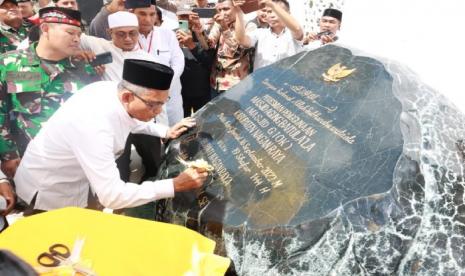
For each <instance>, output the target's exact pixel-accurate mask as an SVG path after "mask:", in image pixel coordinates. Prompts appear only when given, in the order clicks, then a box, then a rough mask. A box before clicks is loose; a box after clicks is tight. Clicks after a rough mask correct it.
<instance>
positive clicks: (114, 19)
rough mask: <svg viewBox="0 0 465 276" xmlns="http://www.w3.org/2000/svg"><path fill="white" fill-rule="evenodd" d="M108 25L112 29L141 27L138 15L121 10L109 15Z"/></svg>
mask: <svg viewBox="0 0 465 276" xmlns="http://www.w3.org/2000/svg"><path fill="white" fill-rule="evenodd" d="M108 27H109V28H110V29H113V28H118V27H139V21H137V16H136V15H135V14H133V13H130V12H127V11H119V12H115V13H112V14H110V15H109V16H108Z"/></svg>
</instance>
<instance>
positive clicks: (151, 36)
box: [138, 30, 154, 54]
mask: <svg viewBox="0 0 465 276" xmlns="http://www.w3.org/2000/svg"><path fill="white" fill-rule="evenodd" d="M153 33H154V30H152V33H151V34H150V42H149V49H148V50H147V53H149V54H150V50H151V49H152V41H153V39H152V38H153ZM138 43H139V47H140V48H141V49H144V48H143V47H142V45H141V44H140V41H138Z"/></svg>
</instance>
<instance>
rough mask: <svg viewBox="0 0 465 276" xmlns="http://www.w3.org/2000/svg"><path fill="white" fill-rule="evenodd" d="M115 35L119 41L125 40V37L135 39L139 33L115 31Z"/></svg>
mask: <svg viewBox="0 0 465 276" xmlns="http://www.w3.org/2000/svg"><path fill="white" fill-rule="evenodd" d="M115 35H116V37H117V38H120V39H125V38H126V37H129V38H135V37H137V36H138V35H139V32H138V31H130V32H123V31H117V32H115Z"/></svg>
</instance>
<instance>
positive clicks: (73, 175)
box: [14, 81, 174, 210]
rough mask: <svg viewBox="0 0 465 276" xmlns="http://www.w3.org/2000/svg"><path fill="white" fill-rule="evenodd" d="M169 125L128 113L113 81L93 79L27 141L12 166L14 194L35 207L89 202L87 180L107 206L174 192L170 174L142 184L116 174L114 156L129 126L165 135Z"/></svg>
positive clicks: (126, 204) (127, 204) (120, 149)
mask: <svg viewBox="0 0 465 276" xmlns="http://www.w3.org/2000/svg"><path fill="white" fill-rule="evenodd" d="M167 131H168V127H166V126H163V125H160V124H155V123H145V122H141V121H138V120H136V119H133V118H131V117H130V116H129V115H128V113H127V112H126V110H125V109H124V107H123V104H122V103H121V101H120V100H119V98H118V93H117V83H116V82H107V81H102V82H96V83H93V84H90V85H88V86H86V87H84V88H83V89H82V90H81V91H80V92H79V93H76V94H75V95H73V96H72V97H71V98H70V99H69V100H68V101H67V102H66V103H65V104H64V105H63V106H62V107H61V108H60V109H59V110H58V111H57V112H56V113H55V114H54V115H53V116H52V117H51V118H50V119H49V121H48V122H47V123H46V124H45V125H44V127H43V128H42V129H41V131H40V132H39V134H38V135H37V136H36V137H35V138H34V140H32V142H31V143H30V144H29V146H28V148H27V150H26V153H25V155H24V157H23V159H22V160H21V164H20V166H19V168H18V170H17V172H16V176H15V179H14V180H15V183H16V191H17V193H18V196H19V197H21V198H22V199H23V200H25V201H26V202H28V203H30V202H31V201H32V199H33V197H34V195H35V194H36V193H37V197H36V202H35V206H34V208H35V209H40V210H51V209H56V208H61V207H65V206H78V207H85V206H87V198H88V192H89V186H90V188H91V189H92V191H93V192H95V193H96V194H97V196H98V198H99V200H100V202H101V203H102V204H103V205H104V206H105V207H107V208H111V209H119V208H125V207H133V206H138V205H141V204H145V203H147V202H150V201H153V200H156V199H160V198H166V197H173V196H174V187H173V181H172V179H167V180H160V181H155V182H153V181H145V182H143V183H142V184H141V185H137V184H134V183H125V182H123V181H122V180H121V179H120V176H119V172H118V169H117V167H116V163H115V159H116V158H117V157H118V156H119V155H120V154H121V153H122V152H123V150H124V146H125V142H126V138H127V136H128V135H129V133H130V132H133V133H144V134H150V135H156V136H160V137H165V136H166V133H167Z"/></svg>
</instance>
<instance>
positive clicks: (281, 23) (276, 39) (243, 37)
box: [234, 0, 304, 70]
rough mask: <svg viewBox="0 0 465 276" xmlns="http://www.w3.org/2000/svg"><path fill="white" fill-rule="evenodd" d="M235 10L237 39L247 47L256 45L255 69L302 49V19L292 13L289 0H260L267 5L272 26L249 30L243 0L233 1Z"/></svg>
mask: <svg viewBox="0 0 465 276" xmlns="http://www.w3.org/2000/svg"><path fill="white" fill-rule="evenodd" d="M234 2H235V9H236V11H237V12H236V28H235V37H236V40H237V41H238V42H239V43H240V44H241V45H242V46H244V47H246V48H250V47H253V46H254V45H257V46H256V52H255V60H254V65H253V68H254V70H256V69H258V68H261V67H264V66H267V65H270V64H272V63H274V62H276V61H278V60H281V59H283V58H286V57H289V56H292V55H295V54H297V53H298V52H300V51H301V50H302V39H303V37H304V34H303V30H302V27H301V26H300V24H299V22H298V21H297V20H296V19H295V18H294V17H292V16H291V15H290V13H289V11H290V7H289V3H288V2H287V1H286V0H260V1H259V5H260V6H262V7H265V8H266V13H267V17H266V18H267V22H268V24H269V28H265V29H263V28H262V29H256V30H254V31H252V32H249V33H246V31H245V24H244V18H243V17H244V13H243V12H242V10H241V9H240V8H239V7H240V6H241V5H243V4H244V3H245V1H244V0H234Z"/></svg>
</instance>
